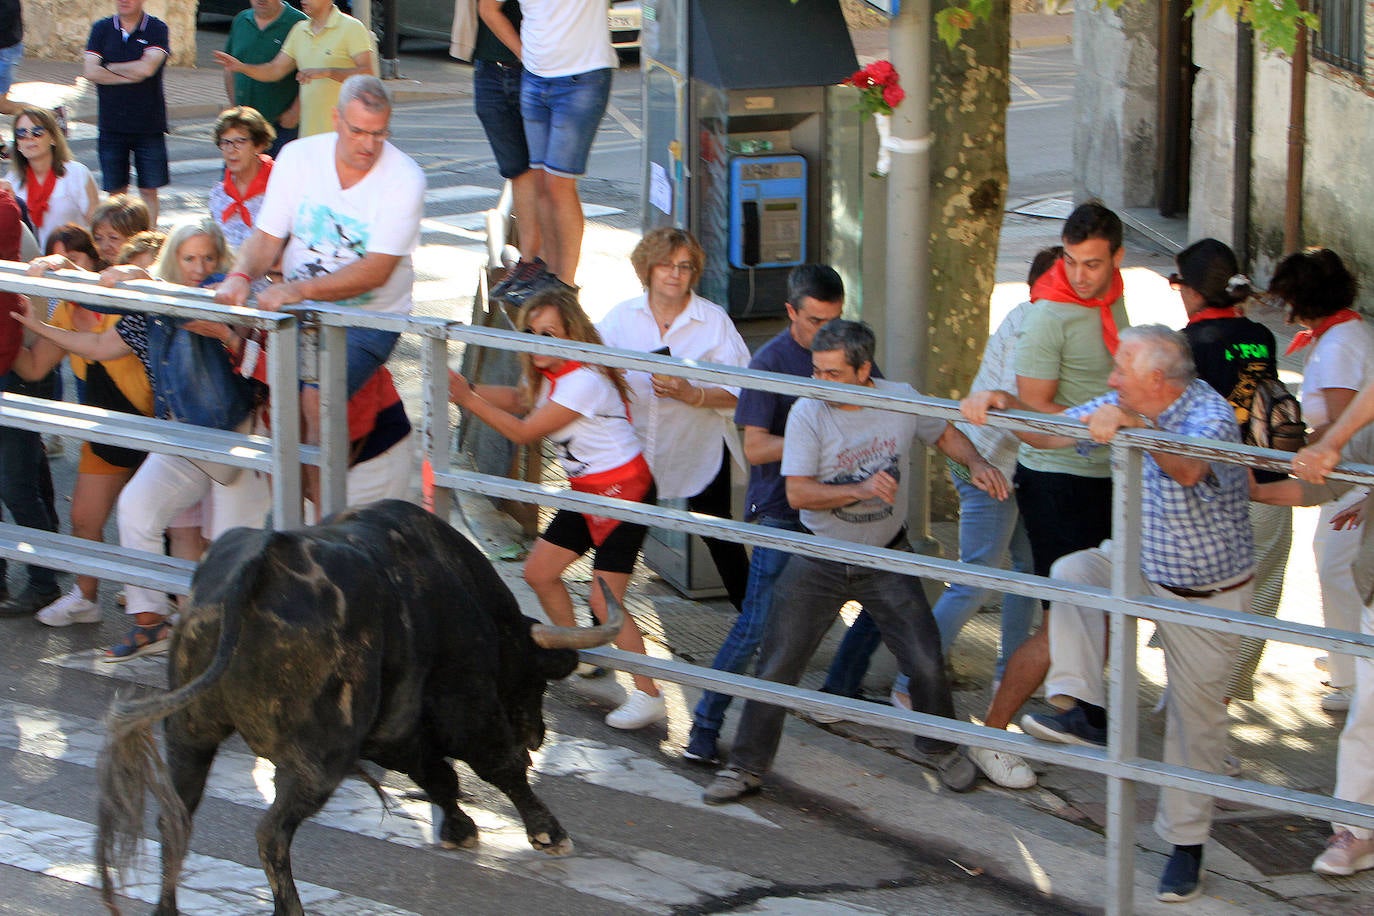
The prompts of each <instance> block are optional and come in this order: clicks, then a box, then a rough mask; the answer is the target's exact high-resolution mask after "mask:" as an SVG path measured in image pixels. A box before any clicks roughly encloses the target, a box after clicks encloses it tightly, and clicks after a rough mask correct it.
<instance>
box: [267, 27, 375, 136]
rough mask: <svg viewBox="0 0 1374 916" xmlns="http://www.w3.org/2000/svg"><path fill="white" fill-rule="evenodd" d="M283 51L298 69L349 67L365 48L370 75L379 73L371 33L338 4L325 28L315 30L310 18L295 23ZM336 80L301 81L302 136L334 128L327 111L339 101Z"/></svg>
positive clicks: (283, 44) (282, 47)
mask: <svg viewBox="0 0 1374 916" xmlns="http://www.w3.org/2000/svg"><path fill="white" fill-rule="evenodd" d="M281 49H282V51H283V52H284V53H285V54H286V55H287V56H288V57H290V58H291V59H292V60H294V61H295V62H296V69H297V70H313V69H316V68H320V67H337V68H340V69H352V68H353V66H354V64H353V58H355V57H357V56H358V55H359V54H362V53H364V52H371V54H372V75H373V76H377V75H379V73H380V71H379V70H378V64H377V48H376V45H375V43H374V41H373V38H372V33H371V32H369V31H368V30H367V26H365V25H363V24H362V23H361V22H359V21H358V20H357V19H354V18H353V17H352V16H349V15H346V14H345V13H343V12H342V11H340V10H339V9H338V8H335V9H333V10H331V11H330V13H329V19H328V20H327V21H326V22H325V24H324V28H323V29H321V30H320V31H319V33H318V34H317V33H316V32H315V31H314V30H313V29H312V27H311V23H310V20H309V19H307V20H305V21H304V22H298V23H296V25H295V27H294V28H293V29H292V30H291V33H290V34H289V35H287V36H286V41H285V42H283V43H282V46H281ZM341 86H342V83H340V82H339V81H337V80H332V79H315V80H311V81H310V82H308V83H301V133H300V135H301V136H302V137H309V136H311V135H312V134H322V133H325V132H327V131H331V130H333V129H334V119H333V118H332V117H331V115H330V114H329V112H330V110H331V109H332V108H334V106H335V105H337V104H338V102H339V89H340V87H341Z"/></svg>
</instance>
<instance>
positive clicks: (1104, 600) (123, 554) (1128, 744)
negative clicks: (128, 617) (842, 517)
mask: <svg viewBox="0 0 1374 916" xmlns="http://www.w3.org/2000/svg"><path fill="white" fill-rule="evenodd" d="M0 291H9V292H18V293H26V294H30V295H34V296H42V297H49V296H51V297H54V298H61V299H68V300H71V301H75V302H82V303H93V304H98V305H103V306H112V307H116V308H123V309H129V310H132V311H147V312H151V313H156V314H161V315H169V316H174V317H185V318H206V319H210V320H217V321H228V322H231V323H235V324H242V325H246V326H249V327H254V328H263V329H265V330H267V331H268V332H269V333H270V334H271V339H270V341H269V346H268V360H269V379H270V381H271V384H272V390H273V397H272V400H271V419H272V429H273V431H274V437H273V439H271V440H268V439H266V438H263V437H260V436H243V435H238V434H235V433H229V432H221V431H217V430H206V429H202V428H198V427H192V426H187V425H185V424H179V423H171V422H168V421H160V420H152V419H148V418H144V417H132V416H129V415H126V414H116V413H110V412H107V411H101V410H95V409H91V408H83V407H79V406H77V405H71V404H65V403H62V402H56V401H44V400H42V399H34V398H27V397H22V396H17V395H10V394H0V425H8V426H14V427H18V428H22V429H29V430H35V431H38V432H49V433H57V434H61V435H68V436H76V437H79V438H84V439H89V440H93V441H97V442H108V443H112V444H117V445H125V446H131V447H136V448H140V449H145V450H150V451H158V452H168V453H176V454H183V455H187V456H188V457H197V458H207V459H211V460H214V461H217V462H220V463H227V464H234V465H238V466H241V467H244V468H251V469H254V470H260V471H265V472H268V473H270V474H271V475H272V482H273V483H272V491H273V516H274V522H275V524H277V525H278V526H279V527H291V526H294V525H296V524H298V523H299V520H300V492H299V475H298V473H297V469H298V466H299V464H301V463H317V464H318V465H319V467H320V471H321V494H320V496H321V499H320V501H321V509H322V511H324V512H331V511H335V510H336V509H339V508H342V507H343V506H344V504H345V485H346V480H345V478H346V471H347V454H348V449H347V445H348V443H347V420H346V397H344V396H343V392H344V391H345V385H344V374H345V363H344V352H345V347H344V337H345V333H346V329H347V328H348V327H371V328H379V329H384V330H391V331H398V332H401V333H406V334H413V335H417V336H418V337H419V338H420V343H421V367H422V373H423V376H422V378H423V383H422V384H423V390H422V393H423V413H422V419H421V434H422V442H423V451H424V455H425V457H426V458H427V459H428V460H429V462H430V464H431V465H432V468H433V471H434V475H433V476H434V485H435V505H434V509H435V512H436V513H438V514H439V515H440V516H441V517H444V518H447V517H448V514H449V510H450V507H451V498H452V491H453V490H463V491H467V492H473V493H479V494H483V495H486V496H496V497H504V498H509V499H516V500H519V501H523V502H534V503H539V504H542V505H546V506H551V507H555V508H564V509H571V510H574V511H594V512H595V513H596V514H598V515H608V516H613V517H616V518H619V519H622V520H626V521H631V522H638V523H640V524H646V525H652V526H655V527H660V528H667V529H672V530H677V531H684V532H688V533H691V534H698V535H706V536H711V537H716V538H720V539H723V540H731V541H737V542H739V543H745V544H752V545H758V546H763V547H771V548H774V549H779V550H786V551H789V552H792V553H800V554H805V555H808V556H812V557H818V558H822V559H829V560H835V561H838V562H843V563H851V564H857V565H864V566H869V567H872V568H875V569H885V570H891V571H894V572H899V573H903V574H906V575H913V576H924V577H930V578H934V579H936V580H938V581H950V582H962V583H967V584H971V585H975V586H980V587H986V588H991V589H994V590H997V591H1002V592H1013V593H1018V594H1024V595H1030V596H1032V597H1035V598H1040V599H1046V600H1061V601H1070V602H1072V603H1074V604H1077V605H1079V606H1083V607H1090V608H1097V609H1100V610H1102V611H1105V612H1106V613H1107V614H1108V615H1109V618H1110V637H1109V638H1110V646H1109V659H1110V663H1109V668H1108V676H1107V683H1108V720H1109V732H1108V739H1107V746H1106V748H1103V749H1096V748H1077V747H1070V746H1065V745H1050V744H1045V743H1042V742H1038V741H1034V740H1033V739H1031V738H1029V737H1026V736H1023V735H1017V734H1011V733H1008V732H1005V731H999V730H995V729H989V728H985V727H983V726H978V725H973V724H971V723H967V722H960V721H955V720H951V719H943V718H939V717H936V716H932V715H927V714H924V713H918V712H906V711H903V710H896V709H883V708H881V707H875V706H874V705H873V704H869V703H864V702H862V701H858V700H852V699H847V698H842V697H835V696H832V695H828V694H821V693H817V692H814V691H810V690H805V689H802V688H799V687H790V686H787V685H783V684H774V683H770V682H767V681H760V680H757V679H755V678H750V677H745V676H742V675H733V674H726V673H723V672H718V671H713V670H710V669H707V668H702V667H699V666H696V665H690V664H686V663H683V662H677V661H672V660H662V659H655V658H650V657H648V656H643V655H633V654H629V653H625V652H621V651H618V650H615V649H596V650H591V651H589V652H588V655H589V656H590V657H592V658H594V659H595V660H596V662H597V663H599V664H604V665H607V666H609V667H613V668H616V669H619V670H623V671H628V672H632V673H637V674H644V675H648V676H651V677H655V678H661V679H664V680H667V681H671V682H674V683H677V684H684V685H691V686H695V687H700V688H704V689H710V690H715V691H718V692H721V693H728V694H732V695H734V696H738V697H743V698H745V699H752V700H761V701H765V702H769V703H774V704H776V705H780V706H784V707H787V708H789V709H794V710H798V711H801V712H807V713H813V714H814V713H823V714H830V715H834V716H839V717H842V718H844V719H846V720H849V721H853V722H857V723H862V724H866V725H874V726H879V727H882V728H885V729H888V730H892V731H897V732H903V733H906V734H912V735H924V736H927V737H932V738H939V739H943V740H946V741H952V742H957V743H960V744H965V745H970V746H978V747H986V748H991V749H993V750H999V751H1007V752H1011V753H1015V754H1019V755H1022V756H1025V757H1030V758H1033V759H1036V760H1042V761H1045V762H1047V763H1054V764H1059V765H1061V766H1069V767H1073V768H1075V769H1080V770H1087V771H1090V772H1094V773H1100V774H1102V775H1103V776H1105V777H1106V778H1107V781H1108V807H1107V875H1106V877H1107V895H1106V900H1105V905H1106V908H1107V911H1108V912H1109V913H1129V912H1131V911H1132V894H1133V880H1132V878H1133V874H1134V864H1133V863H1134V854H1135V842H1134V835H1135V793H1136V787H1137V785H1139V784H1141V783H1145V784H1152V785H1156V786H1161V787H1172V788H1177V789H1185V790H1188V791H1191V792H1198V793H1202V794H1205V795H1210V796H1213V797H1215V798H1219V799H1228V800H1232V801H1239V802H1245V803H1250V804H1255V805H1259V806H1261V807H1266V808H1271V809H1275V810H1279V811H1286V812H1292V813H1296V814H1302V815H1306V816H1309V817H1317V818H1322V819H1335V820H1339V821H1340V822H1342V823H1350V824H1356V825H1360V826H1367V827H1371V828H1374V806H1370V805H1362V804H1357V803H1353V802H1346V801H1340V800H1336V799H1333V798H1329V797H1327V796H1323V795H1317V794H1315V793H1311V792H1301V791H1297V790H1293V789H1289V788H1287V787H1283V786H1276V785H1272V784H1269V783H1263V782H1258V781H1254V780H1244V779H1234V778H1231V777H1226V776H1221V775H1218V774H1214V773H1205V772H1202V771H1199V770H1193V769H1188V768H1185V767H1177V766H1171V765H1168V764H1164V763H1161V762H1158V761H1154V760H1148V759H1142V758H1141V757H1139V755H1138V753H1137V747H1136V744H1137V742H1136V733H1137V722H1136V719H1137V716H1136V711H1137V710H1136V704H1135V695H1136V692H1137V687H1138V673H1137V668H1136V646H1137V639H1136V631H1137V619H1138V618H1141V617H1144V618H1147V619H1152V620H1157V621H1165V622H1171V623H1180V624H1186V625H1188V626H1194V627H1199V628H1201V629H1206V630H1217V631H1220V632H1226V633H1236V634H1240V635H1243V636H1254V637H1258V638H1262V639H1276V640H1280V641H1283V642H1288V643H1294V644H1298V645H1304V646H1311V647H1314V648H1319V649H1326V650H1328V651H1331V652H1340V653H1345V654H1349V655H1356V656H1361V657H1365V658H1374V637H1371V636H1365V635H1361V634H1357V633H1350V632H1345V631H1340V630H1331V629H1327V628H1323V627H1315V626H1310V625H1307V624H1300V623H1294V622H1291V621H1284V620H1277V619H1269V618H1262V617H1255V616H1253V615H1250V614H1246V613H1236V612H1229V611H1224V610H1219V609H1216V608H1209V607H1201V606H1196V605H1191V604H1189V603H1187V602H1184V601H1176V600H1169V599H1160V598H1155V597H1153V596H1140V595H1133V594H1132V590H1133V588H1132V585H1131V583H1134V582H1138V581H1139V551H1140V505H1139V500H1138V497H1137V495H1136V494H1138V493H1139V492H1140V480H1141V477H1140V475H1141V467H1142V462H1141V455H1142V452H1143V450H1145V449H1154V450H1160V451H1167V452H1171V453H1174V454H1179V455H1185V456H1189V457H1195V458H1202V459H1205V460H1209V461H1229V462H1233V463H1240V464H1246V465H1251V466H1255V467H1266V468H1270V469H1284V468H1286V467H1287V463H1288V456H1286V455H1285V454H1284V453H1282V452H1275V451H1270V450H1264V449H1256V448H1250V447H1246V446H1239V445H1230V444H1225V443H1219V442H1213V441H1207V440H1200V439H1191V438H1186V437H1181V436H1175V435H1171V434H1168V433H1161V432H1156V431H1146V430H1130V431H1123V432H1121V433H1120V434H1118V436H1117V437H1116V440H1115V441H1114V442H1113V443H1112V445H1111V449H1112V475H1113V482H1114V494H1115V495H1114V506H1113V513H1114V514H1113V530H1114V531H1115V532H1120V533H1121V535H1120V536H1118V537H1116V538H1114V540H1113V548H1112V559H1113V580H1112V587H1111V589H1109V590H1105V589H1098V588H1087V587H1081V586H1076V585H1072V584H1067V583H1062V582H1059V581H1057V580H1054V579H1049V578H1044V577H1040V576H1035V575H1029V574H1025V573H1016V572H1010V571H1006V570H999V569H992V568H988V567H983V566H971V565H968V564H964V563H960V562H957V561H952V560H943V559H938V558H935V557H926V556H919V555H914V554H911V553H906V552H903V551H895V550H888V549H884V548H871V547H865V546H862V545H856V544H853V543H851V542H847V541H840V540H836V539H833V538H826V537H819V536H813V535H808V534H798V533H793V532H788V531H783V530H779V529H774V528H765V527H761V526H756V525H751V524H747V523H744V522H738V521H731V520H726V519H719V518H714V517H712V516H705V515H699V514H696V513H692V512H687V511H683V510H678V509H669V508H662V507H654V506H646V505H642V504H637V503H626V502H623V501H620V500H615V499H608V498H606V497H600V496H592V495H588V494H582V493H575V492H573V491H570V490H566V489H559V488H555V487H550V486H546V485H538V484H529V483H524V482H520V481H513V480H509V479H506V478H502V477H496V476H492V475H486V474H477V473H473V472H468V471H462V470H457V469H454V468H453V466H452V463H451V460H450V437H449V424H448V371H447V367H448V345H449V342H450V341H456V342H461V343H463V344H466V345H476V346H485V347H493V348H497V349H502V350H513V351H518V352H525V353H542V354H550V355H554V356H561V357H567V358H574V359H579V360H582V361H584V362H589V363H593V364H602V365H610V366H617V367H620V368H625V369H642V370H647V371H653V372H659V373H663V374H667V375H676V376H681V377H684V378H689V379H693V380H697V381H706V382H715V383H718V384H731V385H738V386H741V387H747V388H753V389H759V390H765V391H772V392H777V393H781V394H793V395H799V396H802V397H822V396H823V397H825V398H826V399H827V400H830V401H835V402H841V403H846V404H856V405H859V406H863V407H873V408H880V409H885V410H893V411H897V412H900V413H911V414H917V415H921V416H933V417H938V418H940V419H945V420H954V419H957V418H958V416H959V414H958V409H957V406H956V405H954V403H953V402H951V401H946V400H941V399H936V398H926V397H902V396H899V395H892V394H885V393H880V392H876V391H873V390H871V389H856V388H853V387H850V386H845V385H839V384H835V383H830V382H820V381H814V380H811V379H799V378H796V377H793V376H784V375H777V374H773V373H767V372H759V371H756V370H750V369H736V368H733V367H727V366H720V365H714V364H706V363H696V362H693V361H684V360H681V359H677V358H672V357H666V356H654V355H647V354H640V353H634V352H631V351H627V350H617V349H611V348H606V347H599V346H594V345H590V344H580V343H574V342H570V341H561V340H557V339H554V338H549V337H542V336H534V335H529V334H524V333H519V332H515V331H509V330H502V329H495V328H478V327H473V326H469V325H464V324H460V323H457V322H449V321H443V320H441V319H433V318H420V317H405V316H396V315H384V314H375V313H368V312H361V311H358V310H350V309H338V308H325V307H321V308H311V309H308V310H299V311H298V312H297V313H296V314H290V313H285V314H283V313H272V312H261V311H257V310H253V309H233V308H227V307H224V306H218V305H215V304H213V303H212V302H211V301H210V295H209V294H208V293H207V292H205V291H201V290H190V289H181V288H176V287H168V286H167V285H165V284H148V283H131V284H124V285H122V286H121V287H119V288H116V289H108V288H104V287H99V286H96V285H95V284H94V283H92V282H90V281H86V280H76V279H72V278H71V277H67V276H61V277H54V276H49V277H43V278H30V277H27V276H25V275H24V274H23V265H16V264H11V263H6V262H0ZM298 316H299V317H300V318H301V319H303V320H304V321H306V322H309V323H313V324H317V325H318V326H319V329H320V331H319V333H320V348H319V349H320V361H321V362H320V389H321V426H322V437H321V444H320V446H319V448H318V449H315V448H308V447H302V446H301V445H300V442H299V436H298V427H297V423H296V418H297V414H298V410H299V402H298V397H297V387H298V381H297V371H296V370H297V366H296V359H295V353H296V337H297V317H298ZM991 423H992V424H993V425H995V426H999V427H1004V428H1008V429H1018V428H1019V429H1030V430H1035V431H1040V432H1049V433H1057V434H1061V435H1071V436H1072V435H1080V434H1081V432H1082V426H1081V425H1079V424H1076V423H1073V422H1071V421H1067V420H1062V419H1055V418H1050V417H1046V416H1042V415H1038V414H1029V413H1017V412H1007V413H1005V414H999V415H997V416H996V417H994V418H993V419H992V420H991ZM1331 476H1332V478H1333V479H1336V480H1342V481H1348V482H1353V483H1360V484H1364V485H1371V484H1374V467H1371V466H1367V465H1342V466H1341V468H1340V469H1339V470H1338V471H1337V472H1335V473H1333V474H1332V475H1331ZM0 555H3V556H5V557H7V558H12V559H17V560H21V561H25V562H29V561H32V560H33V559H34V558H35V556H42V557H43V558H45V559H51V560H60V561H61V562H62V565H63V567H64V568H66V569H68V570H72V571H77V572H87V573H90V574H92V575H97V576H101V577H102V578H109V579H113V580H119V581H124V582H130V583H133V584H137V585H146V586H149V587H154V588H159V589H162V588H166V589H167V590H169V591H176V592H183V593H184V592H185V591H187V586H188V584H189V577H190V569H191V564H187V563H184V562H180V561H173V560H168V559H167V558H166V557H155V556H153V555H150V554H146V553H142V552H137V551H127V550H121V549H119V548H116V547H112V546H110V545H103V544H98V543H95V542H90V541H82V540H79V539H76V538H71V537H67V536H62V535H52V534H49V533H47V532H36V531H33V530H32V529H25V528H18V527H17V526H12V525H0Z"/></svg>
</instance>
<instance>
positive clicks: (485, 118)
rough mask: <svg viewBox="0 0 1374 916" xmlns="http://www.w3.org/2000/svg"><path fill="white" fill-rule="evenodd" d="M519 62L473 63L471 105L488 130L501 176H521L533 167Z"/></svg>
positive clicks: (522, 71) (482, 61)
mask: <svg viewBox="0 0 1374 916" xmlns="http://www.w3.org/2000/svg"><path fill="white" fill-rule="evenodd" d="M524 72H525V71H524V68H523V67H521V66H520V65H519V64H503V63H499V62H497V61H493V60H479V61H474V62H473V64H472V97H473V103H472V107H473V108H474V109H475V110H476V111H477V119H478V120H479V121H481V122H482V130H484V131H486V134H487V142H488V143H490V144H491V151H492V154H493V155H495V156H496V168H497V170H498V171H499V172H500V173H501V177H502V178H519V177H520V176H521V175H523V174H525V173H526V172H528V171H529V170H530V148H529V146H527V145H526V144H525V123H524V121H523V120H522V119H521V117H520V76H521V74H522V73H524Z"/></svg>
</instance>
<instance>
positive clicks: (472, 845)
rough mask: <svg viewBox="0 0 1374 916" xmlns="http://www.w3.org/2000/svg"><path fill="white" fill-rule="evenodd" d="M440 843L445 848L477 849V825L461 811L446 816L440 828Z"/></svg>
mask: <svg viewBox="0 0 1374 916" xmlns="http://www.w3.org/2000/svg"><path fill="white" fill-rule="evenodd" d="M439 845H440V846H441V847H443V848H444V849H476V848H477V825H476V824H475V823H473V821H472V818H470V817H468V816H467V815H465V814H462V813H461V812H460V813H458V814H456V815H450V816H449V817H446V818H444V823H443V826H441V827H440V828H439Z"/></svg>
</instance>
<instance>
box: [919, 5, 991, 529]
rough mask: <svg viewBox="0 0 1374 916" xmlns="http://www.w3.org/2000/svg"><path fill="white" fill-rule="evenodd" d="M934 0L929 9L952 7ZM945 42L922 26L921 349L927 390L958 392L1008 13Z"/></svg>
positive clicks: (964, 379)
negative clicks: (925, 287)
mask: <svg viewBox="0 0 1374 916" xmlns="http://www.w3.org/2000/svg"><path fill="white" fill-rule="evenodd" d="M957 5H959V4H958V3H952V2H950V0H934V2H933V4H932V12H936V11H938V10H940V9H942V8H945V7H948V6H957ZM992 6H993V12H992V14H991V18H990V19H989V20H988V21H987V22H980V23H978V25H977V26H975V27H974V28H971V29H968V30H966V31H965V32H964V34H963V37H962V38H961V39H960V41H959V44H957V45H956V46H955V47H954V48H953V49H952V50H951V49H950V48H948V47H946V45H945V43H944V42H943V41H941V40H940V39H939V37H938V36H936V35H935V34H934V33H933V32H932V34H931V39H930V41H931V51H930V55H931V64H930V66H931V74H930V80H931V89H930V128H931V135H932V137H931V144H932V145H931V154H930V221H931V231H930V298H929V306H928V307H929V312H930V352H929V354H928V355H927V356H926V359H927V365H926V387H927V388H928V392H927V393H928V394H930V395H932V396H934V397H944V398H959V397H961V396H963V395H964V394H967V393H968V386H969V383H970V382H971V381H972V380H973V376H974V374H975V373H976V372H977V371H978V362H979V360H980V359H981V358H982V355H983V347H984V345H985V344H986V343H987V337H988V303H989V300H990V298H991V296H992V288H993V285H994V283H995V282H996V279H997V244H998V238H999V236H1000V235H1001V232H1002V211H1003V206H1004V204H1005V201H1006V192H1007V143H1006V138H1007V130H1006V127H1007V104H1008V101H1009V99H1010V96H1011V91H1010V83H1011V79H1010V78H1011V19H1010V14H1009V12H1008V6H1007V4H1005V3H994V4H992ZM931 478H932V481H933V485H932V499H931V517H932V518H935V519H940V518H946V519H947V518H952V517H954V514H955V511H954V510H955V509H956V507H957V505H958V502H957V499H956V498H955V496H954V492H953V489H952V488H951V487H950V486H949V478H948V475H945V474H943V473H932V474H931Z"/></svg>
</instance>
